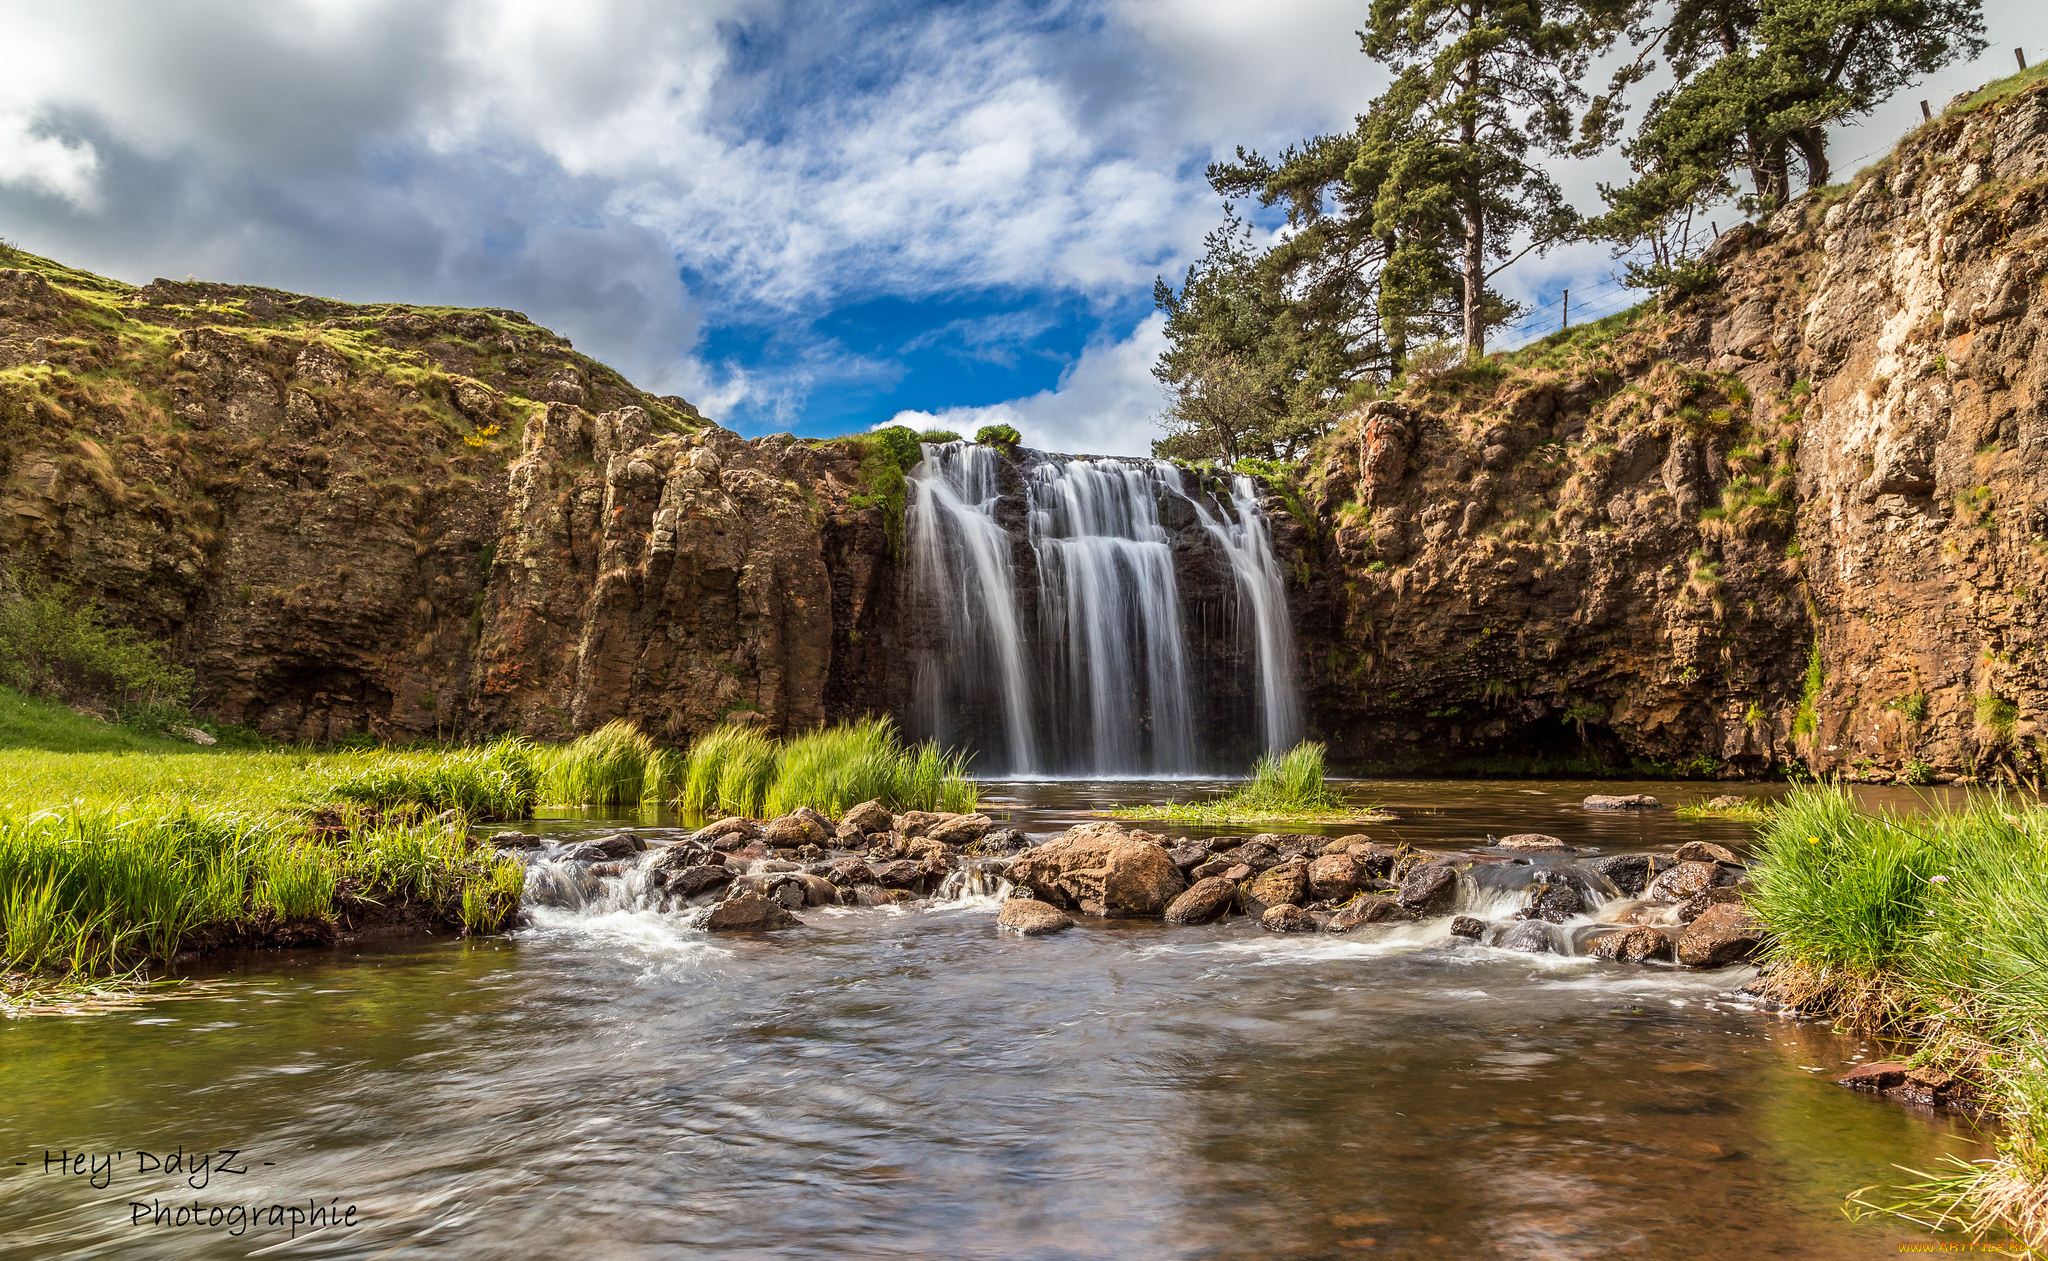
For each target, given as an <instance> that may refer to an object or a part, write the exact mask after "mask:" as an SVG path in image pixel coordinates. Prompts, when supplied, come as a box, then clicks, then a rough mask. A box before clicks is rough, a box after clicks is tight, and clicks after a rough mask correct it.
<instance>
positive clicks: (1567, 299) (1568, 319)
mask: <svg viewBox="0 0 2048 1261" xmlns="http://www.w3.org/2000/svg"><path fill="white" fill-rule="evenodd" d="M1564 326H1565V328H1566V329H1570V328H1571V326H1572V291H1571V290H1569V289H1567V290H1565V291H1564Z"/></svg>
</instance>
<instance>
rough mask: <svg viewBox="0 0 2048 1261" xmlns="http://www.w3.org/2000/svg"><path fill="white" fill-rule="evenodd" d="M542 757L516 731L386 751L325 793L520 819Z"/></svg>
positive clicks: (384, 805)
mask: <svg viewBox="0 0 2048 1261" xmlns="http://www.w3.org/2000/svg"><path fill="white" fill-rule="evenodd" d="M571 747H572V748H573V747H574V746H571ZM540 761H541V759H540V757H539V756H538V755H537V754H536V752H535V749H534V746H533V745H531V744H529V743H527V742H526V741H525V740H522V739H520V738H519V737H517V736H505V737H503V738H501V739H498V740H496V741H493V742H492V743H490V744H486V745H477V746H473V747H470V748H459V749H449V750H441V751H435V752H415V751H412V750H387V751H383V752H379V753H374V754H370V755H368V758H367V762H366V764H362V765H359V766H357V767H355V768H352V769H351V770H349V771H348V772H347V773H346V774H344V775H342V776H341V777H339V778H337V779H335V780H334V781H333V782H332V783H330V784H329V785H328V787H327V796H329V797H331V798H333V799H335V800H339V801H348V802H355V803H357V804H360V805H364V806H369V807H371V808H372V809H377V810H393V809H401V808H408V807H410V808H414V809H425V810H430V811H434V812H436V813H438V812H440V811H444V810H460V811H462V813H463V814H464V815H466V816H468V817H469V818H471V819H477V820H494V819H524V818H526V817H527V816H528V815H530V814H532V813H533V807H534V805H535V803H536V802H537V800H538V799H539V796H540V774H541V766H540ZM635 796H636V798H637V789H636V792H635Z"/></svg>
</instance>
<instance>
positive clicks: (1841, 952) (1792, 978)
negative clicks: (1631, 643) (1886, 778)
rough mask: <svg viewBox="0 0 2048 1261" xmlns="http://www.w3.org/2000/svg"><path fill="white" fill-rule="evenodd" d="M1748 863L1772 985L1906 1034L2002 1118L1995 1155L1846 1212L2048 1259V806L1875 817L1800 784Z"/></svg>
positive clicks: (1785, 996)
mask: <svg viewBox="0 0 2048 1261" xmlns="http://www.w3.org/2000/svg"><path fill="white" fill-rule="evenodd" d="M1757 855H1758V857H1757V862H1756V863H1755V865H1754V866H1753V867H1752V868H1751V871H1752V873H1753V879H1754V880H1755V882H1756V886H1757V892H1756V894H1755V895H1754V896H1753V897H1752V898H1751V899H1750V906H1751V908H1752V910H1753V911H1754V912H1755V913H1756V915H1757V916H1758V917H1759V918H1760V919H1762V920H1763V922H1764V923H1765V924H1766V925H1767V926H1768V927H1769V928H1770V929H1771V931H1772V933H1773V934H1774V935H1775V938H1774V941H1773V944H1772V945H1771V946H1770V948H1769V951H1768V953H1767V955H1766V957H1765V962H1766V976H1765V981H1764V984H1765V985H1766V986H1767V988H1768V990H1769V992H1771V993H1772V994H1773V996H1774V997H1777V998H1780V999H1782V1000H1783V1001H1786V1002H1789V1003H1792V1004H1794V1005H1796V1006H1798V1007H1800V1008H1801V1009H1802V1010H1806V1011H1809V1012H1813V1013H1816V1014H1821V1015H1826V1016H1830V1017H1833V1018H1835V1019H1838V1020H1841V1021H1843V1022H1844V1023H1847V1024H1850V1025H1853V1026H1855V1027H1858V1028H1860V1029H1863V1030H1866V1031H1868V1032H1872V1033H1879V1034H1884V1035H1887V1036H1891V1037H1895V1038H1900V1039H1903V1040H1906V1041H1907V1042H1909V1043H1911V1044H1912V1045H1913V1046H1915V1047H1916V1048H1917V1050H1916V1053H1915V1060H1916V1062H1917V1063H1921V1064H1925V1065H1927V1066H1930V1067H1934V1068H1938V1069H1941V1070H1943V1071H1946V1072H1949V1073H1953V1074H1955V1075H1956V1076H1958V1077H1960V1078H1963V1079H1964V1080H1966V1081H1967V1082H1969V1083H1971V1085H1972V1086H1973V1087H1974V1089H1975V1090H1976V1092H1977V1093H1978V1095H1979V1097H1980V1098H1981V1099H1982V1101H1983V1108H1984V1112H1985V1114H1986V1116H1987V1117H1988V1118H1989V1119H1991V1120H1993V1121H1995V1122H1997V1123H1998V1125H1999V1127H2000V1132H1999V1136H1998V1140H1997V1155H1996V1156H1994V1157H1992V1158H1991V1159H1988V1160H1986V1161H1982V1162H1976V1163H1972V1164H1968V1165H1964V1164H1960V1163H1959V1164H1958V1165H1957V1166H1956V1167H1954V1168H1950V1169H1945V1170H1934V1171H1928V1172H1927V1173H1926V1174H1925V1175H1924V1176H1923V1177H1922V1178H1921V1180H1920V1181H1918V1182H1916V1183H1915V1184H1913V1185H1911V1186H1908V1187H1904V1188H1899V1189H1897V1190H1895V1191H1893V1192H1881V1191H1872V1192H1868V1193H1860V1194H1859V1196H1858V1199H1857V1203H1858V1205H1860V1206H1862V1208H1863V1209H1865V1210H1872V1209H1882V1210H1884V1211H1892V1212H1899V1213H1902V1214H1904V1215H1907V1216H1909V1217H1911V1218H1912V1219H1913V1220H1915V1221H1919V1222H1922V1223H1926V1224H1930V1225H1931V1224H1937V1223H1938V1224H1940V1225H1943V1226H1947V1227H1950V1228H1963V1229H1968V1230H1970V1231H1972V1232H1974V1233H1976V1234H1979V1235H1985V1234H1995V1233H1997V1232H2001V1231H2003V1232H2010V1233H2011V1234H2012V1236H2013V1237H2014V1238H2015V1239H2017V1240H2019V1241H2021V1242H2022V1243H2023V1244H2025V1245H2026V1246H2027V1247H2029V1248H2031V1249H2033V1250H2034V1253H2035V1254H2037V1255H2038V1254H2044V1253H2048V808H2043V807H2041V806H2020V805H2015V804H2012V803H2007V802H1997V801H1980V802H1978V803H1977V804H1976V805H1974V806H1972V807H1971V808H1969V809H1966V810H1959V811H1941V812H1929V813H1923V814H1913V815H1892V814H1871V813H1865V812H1863V811H1859V810H1857V809H1856V808H1855V806H1854V805H1853V804H1852V803H1851V801H1850V799H1849V797H1848V795H1847V794H1846V793H1844V792H1841V791H1839V790H1820V789H1809V790H1805V791H1802V792H1799V793H1796V794H1794V795H1793V796H1792V797H1790V798H1789V799H1787V800H1786V801H1785V802H1784V803H1783V804H1782V805H1781V806H1780V807H1779V808H1778V809H1777V810H1776V811H1775V812H1774V815H1773V818H1772V820H1771V822H1770V824H1769V825H1768V826H1767V827H1766V828H1764V829H1763V831H1762V832H1761V834H1760V838H1759V843H1758V850H1757Z"/></svg>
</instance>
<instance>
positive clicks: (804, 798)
mask: <svg viewBox="0 0 2048 1261" xmlns="http://www.w3.org/2000/svg"><path fill="white" fill-rule="evenodd" d="M681 780H682V791H681V794H680V797H679V798H670V799H669V800H671V801H672V802H674V804H676V805H679V806H680V807H681V808H682V810H683V811H684V813H686V814H688V815H691V816H692V817H698V818H703V817H708V816H710V815H714V814H740V815H748V816H762V815H779V814H787V813H788V812H789V811H791V810H794V809H796V808H797V807H798V806H809V807H811V808H812V809H814V810H820V811H823V812H824V813H826V814H839V813H841V812H842V811H844V810H845V809H846V808H847V807H848V806H852V805H857V804H859V803H860V802H863V801H871V800H872V801H880V802H881V803H882V804H883V805H885V806H887V807H889V809H891V810H945V811H952V812H956V813H964V812H966V811H971V810H973V809H974V803H975V789H974V782H973V781H972V780H971V779H969V778H968V776H967V762H966V759H965V758H964V757H962V756H961V755H959V754H956V753H947V752H945V751H943V750H941V749H940V748H939V747H938V745H937V744H935V743H932V742H930V741H927V742H925V743H923V744H919V745H912V746H905V745H904V744H903V742H902V741H901V739H900V738H899V737H898V736H897V734H896V727H895V724H894V723H891V722H889V721H888V720H887V719H880V718H871V719H864V720H862V721H859V722H853V723H844V724H841V725H839V726H834V727H826V728H823V729H821V730H818V731H814V732H811V733H809V734H807V735H802V736H798V737H796V738H794V739H792V740H790V741H788V742H787V743H784V744H777V743H776V742H775V741H774V740H772V739H770V738H769V737H767V736H765V735H763V734H761V733H760V732H758V731H755V730H753V729H752V728H749V727H737V726H726V727H720V728H718V729H717V730H715V731H712V732H710V733H709V734H707V735H705V736H703V737H702V738H700V739H699V740H698V741H697V743H696V744H695V745H693V746H691V749H690V753H689V757H688V759H687V760H686V762H685V767H684V771H683V774H682V776H681Z"/></svg>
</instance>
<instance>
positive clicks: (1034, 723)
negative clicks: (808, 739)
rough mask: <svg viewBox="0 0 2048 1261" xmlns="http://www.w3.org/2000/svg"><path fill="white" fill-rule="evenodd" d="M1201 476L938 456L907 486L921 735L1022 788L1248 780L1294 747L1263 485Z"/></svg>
mask: <svg viewBox="0 0 2048 1261" xmlns="http://www.w3.org/2000/svg"><path fill="white" fill-rule="evenodd" d="M1197 483H1198V484H1197V486H1196V487H1195V488H1194V489H1193V490H1190V489H1189V487H1188V484H1187V482H1186V480H1184V479H1183V477H1182V474H1181V471H1180V470H1179V469H1178V468H1176V467H1175V466H1173V465H1172V464H1169V463H1167V462H1165V461H1162V460H1125V459H1087V458H1077V457H1067V456H1055V455H1047V454H1042V453H1039V452H1031V451H1025V452H1019V453H1017V454H1016V455H1015V456H1006V455H1005V454H1004V453H1003V452H1001V451H999V450H998V449H996V448H994V447H987V446H981V445H977V444H972V443H965V442H953V443H945V444H927V445H926V446H925V448H924V461H923V462H922V463H921V464H919V465H918V467H917V468H916V469H915V470H914V471H913V472H912V474H911V476H910V492H909V493H910V505H909V513H908V527H909V540H908V545H909V566H908V585H907V589H906V600H907V608H908V612H909V617H908V619H907V624H908V625H909V626H910V628H911V631H910V634H909V636H908V639H909V647H910V661H909V663H908V668H909V675H910V684H911V695H912V705H911V710H910V714H911V719H910V726H911V727H912V730H913V733H914V734H916V735H918V736H920V737H923V736H931V737H934V738H936V739H938V740H939V741H940V743H942V744H945V745H947V746H949V747H956V748H965V749H967V750H969V751H971V752H973V753H974V754H975V768H976V770H977V772H978V773H980V774H982V775H1014V776H1018V777H1022V778H1028V777H1030V776H1032V775H1035V774H1084V775H1099V776H1114V775H1173V774H1190V773H1200V772H1211V773H1224V774H1237V773H1242V771H1243V769H1244V766H1245V765H1246V763H1247V762H1248V761H1249V757H1250V755H1251V754H1253V753H1256V752H1257V751H1260V750H1264V749H1284V748H1286V747H1288V746H1290V745H1292V744H1293V743H1294V742H1295V741H1297V740H1299V739H1300V738H1301V730H1302V706H1301V697H1300V691H1299V688H1298V686H1297V684H1296V681H1295V677H1294V669H1293V658H1294V634H1293V628H1292V626H1291V625H1290V623H1289V621H1288V614H1287V602H1286V589H1285V582H1284V579H1283V576H1282V573H1281V571H1280V568H1279V564H1278V562H1277V560H1276V559H1275V556H1274V551H1273V544H1272V535H1271V531H1270V530H1269V529H1268V526H1267V522H1266V518H1265V514H1264V512H1263V510H1262V509H1261V508H1260V506H1259V503H1258V498H1257V494H1256V487H1255V485H1254V483H1253V482H1252V480H1251V479H1250V478H1248V477H1236V478H1234V479H1232V480H1231V481H1230V482H1229V483H1228V490H1227V494H1218V493H1216V492H1215V491H1214V490H1212V489H1210V487H1211V486H1213V485H1214V482H1213V479H1207V478H1198V479H1197ZM1203 483H1206V485H1204V484H1203ZM1223 573H1227V575H1228V578H1227V581H1225V580H1222V579H1218V578H1213V577H1206V578H1205V577H1204V575H1212V574H1223ZM1204 582H1206V583H1207V586H1206V587H1201V590H1202V591H1205V592H1206V593H1207V594H1206V595H1205V596H1203V597H1201V599H1202V603H1201V608H1202V610H1203V611H1204V612H1205V613H1206V614H1207V616H1206V617H1200V618H1197V617H1194V616H1191V602H1190V593H1189V590H1188V588H1189V587H1190V585H1191V584H1194V585H1196V586H1197V587H1200V586H1201V584H1202V583H1204ZM1253 733H1256V737H1254V734H1253Z"/></svg>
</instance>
